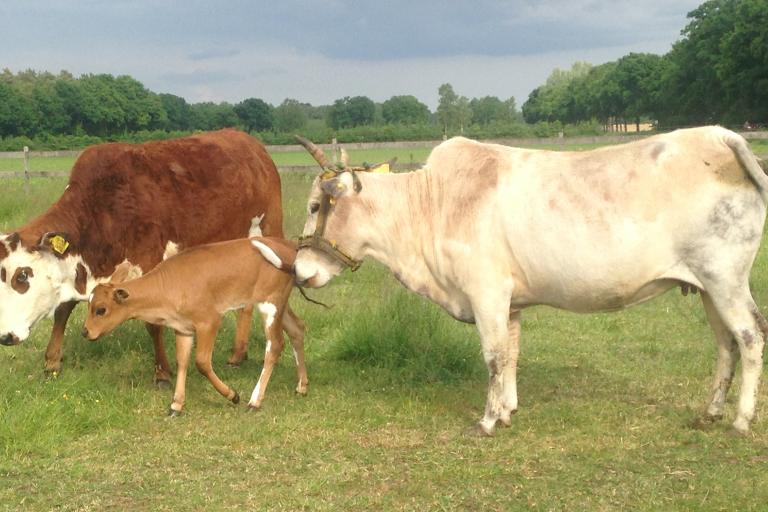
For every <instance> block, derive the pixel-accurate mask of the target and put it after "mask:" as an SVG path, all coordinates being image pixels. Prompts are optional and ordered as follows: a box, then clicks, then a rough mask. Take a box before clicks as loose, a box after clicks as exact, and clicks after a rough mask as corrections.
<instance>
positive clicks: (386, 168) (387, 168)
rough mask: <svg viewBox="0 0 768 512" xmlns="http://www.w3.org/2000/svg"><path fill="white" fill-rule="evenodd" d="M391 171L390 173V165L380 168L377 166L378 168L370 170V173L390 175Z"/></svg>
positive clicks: (380, 166) (383, 165)
mask: <svg viewBox="0 0 768 512" xmlns="http://www.w3.org/2000/svg"><path fill="white" fill-rule="evenodd" d="M389 171H390V169H389V164H388V163H387V164H381V165H378V166H376V167H374V168H373V169H371V170H370V172H378V173H382V174H384V173H388V172H389Z"/></svg>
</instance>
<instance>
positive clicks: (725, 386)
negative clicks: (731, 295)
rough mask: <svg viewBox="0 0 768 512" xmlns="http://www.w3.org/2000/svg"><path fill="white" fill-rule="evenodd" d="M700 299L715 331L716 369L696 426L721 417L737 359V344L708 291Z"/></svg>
mask: <svg viewBox="0 0 768 512" xmlns="http://www.w3.org/2000/svg"><path fill="white" fill-rule="evenodd" d="M701 301H702V303H703V305H704V311H705V313H706V314H707V319H708V320H709V325H710V326H711V327H712V331H713V332H714V333H715V341H716V343H717V369H716V370H715V379H714V381H713V383H712V398H711V400H710V402H709V404H708V405H707V408H706V411H705V412H704V415H703V416H702V417H701V418H700V420H698V421H697V423H696V424H697V426H702V427H705V426H706V425H709V424H711V423H712V422H714V421H717V420H719V419H722V417H723V408H724V407H725V399H726V396H727V395H728V390H729V389H730V387H731V383H732V381H733V374H734V371H735V369H736V363H737V362H738V360H739V346H738V344H737V343H736V340H735V338H734V337H733V334H731V331H730V330H729V329H728V327H726V325H725V324H724V323H723V320H722V318H720V313H718V312H717V309H716V308H715V305H714V304H713V303H712V298H711V297H710V296H709V293H707V292H702V294H701Z"/></svg>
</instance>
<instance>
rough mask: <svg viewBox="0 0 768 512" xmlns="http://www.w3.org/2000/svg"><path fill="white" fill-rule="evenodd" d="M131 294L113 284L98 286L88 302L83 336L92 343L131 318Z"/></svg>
mask: <svg viewBox="0 0 768 512" xmlns="http://www.w3.org/2000/svg"><path fill="white" fill-rule="evenodd" d="M130 310H131V308H130V294H129V293H128V291H127V290H125V289H124V288H120V287H119V285H115V284H112V283H105V284H100V285H98V286H96V288H94V289H93V293H91V298H90V300H89V301H88V316H87V317H86V318H85V326H84V327H83V336H84V337H86V338H88V339H89V340H91V341H94V340H96V339H98V338H99V337H100V336H102V335H104V334H107V333H108V332H110V331H112V330H113V329H114V328H115V327H117V326H118V325H120V324H121V323H123V322H125V321H126V320H128V319H129V318H131V313H130Z"/></svg>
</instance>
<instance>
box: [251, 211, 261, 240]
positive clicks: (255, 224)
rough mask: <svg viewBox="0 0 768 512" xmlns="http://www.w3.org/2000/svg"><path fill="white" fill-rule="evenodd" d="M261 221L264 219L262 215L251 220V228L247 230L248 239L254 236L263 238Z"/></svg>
mask: <svg viewBox="0 0 768 512" xmlns="http://www.w3.org/2000/svg"><path fill="white" fill-rule="evenodd" d="M262 219H264V214H263V213H262V214H261V215H257V216H256V217H254V218H253V219H251V228H250V229H249V230H248V238H252V237H254V236H263V235H262V232H261V221H262Z"/></svg>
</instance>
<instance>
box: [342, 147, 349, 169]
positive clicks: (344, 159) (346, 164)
mask: <svg viewBox="0 0 768 512" xmlns="http://www.w3.org/2000/svg"><path fill="white" fill-rule="evenodd" d="M341 165H343V166H344V168H345V169H346V168H347V167H349V153H347V150H346V149H344V148H341Z"/></svg>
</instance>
